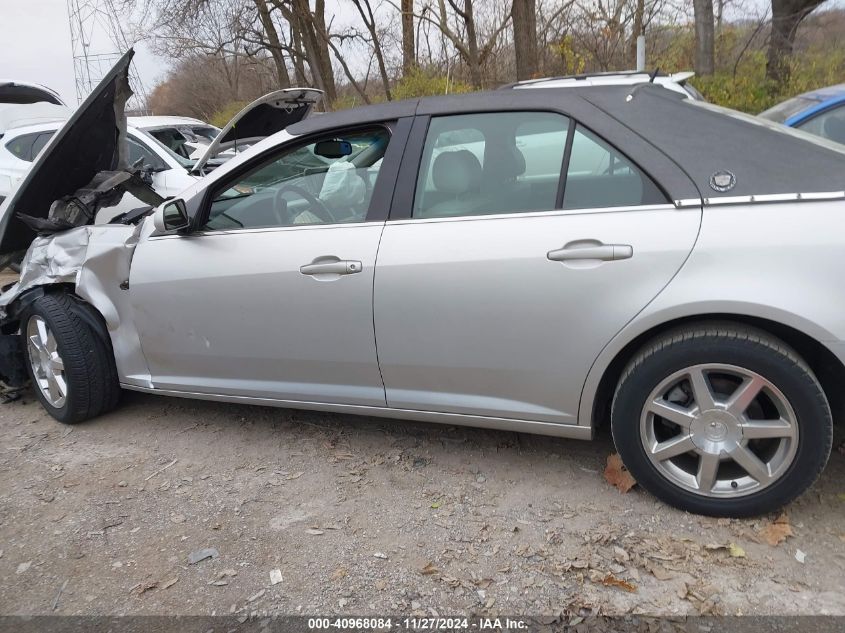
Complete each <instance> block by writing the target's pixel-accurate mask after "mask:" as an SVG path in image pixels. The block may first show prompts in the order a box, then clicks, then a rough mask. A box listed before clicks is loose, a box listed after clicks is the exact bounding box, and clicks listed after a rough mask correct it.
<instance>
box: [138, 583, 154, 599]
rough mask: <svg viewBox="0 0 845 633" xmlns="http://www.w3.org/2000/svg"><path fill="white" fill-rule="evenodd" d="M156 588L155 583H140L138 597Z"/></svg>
mask: <svg viewBox="0 0 845 633" xmlns="http://www.w3.org/2000/svg"><path fill="white" fill-rule="evenodd" d="M156 587H158V583H157V582H155V581H152V582H145V583H141V584H139V585H138V595H139V596H140V595H141V594H142V593H146V592H148V591H149V590H150V589H155V588H156Z"/></svg>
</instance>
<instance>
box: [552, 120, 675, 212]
mask: <svg viewBox="0 0 845 633" xmlns="http://www.w3.org/2000/svg"><path fill="white" fill-rule="evenodd" d="M666 202H668V200H667V199H666V196H665V195H664V194H663V192H662V191H661V190H660V188H659V187H657V185H655V184H654V181H653V180H652V179H651V178H649V177H648V175H646V174H645V173H643V172H642V171H641V170H640V169H639V168H638V167H637V166H636V165H634V164H633V163H631V161H629V160H628V159H627V158H625V157H624V156H622V154H620V153H619V152H617V151H616V150H615V149H614V148H612V147H611V146H610V145H608V144H607V143H605V142H604V141H603V140H601V139H600V138H598V137H597V136H595V135H594V134H592V133H591V132H589V131H588V130H585V129H584V128H582V127H581V126H580V125H579V126H577V127H576V128H575V135H574V136H573V138H572V153H571V154H570V157H569V168H568V170H567V173H566V188H565V190H564V196H563V208H564V209H597V208H601V207H628V206H637V205H648V204H664V203H666Z"/></svg>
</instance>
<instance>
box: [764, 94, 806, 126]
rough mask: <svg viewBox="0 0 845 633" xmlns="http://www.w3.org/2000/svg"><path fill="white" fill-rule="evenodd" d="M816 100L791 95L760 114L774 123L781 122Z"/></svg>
mask: <svg viewBox="0 0 845 633" xmlns="http://www.w3.org/2000/svg"><path fill="white" fill-rule="evenodd" d="M817 103H818V101H816V100H815V99H809V98H807V97H792V99H787V100H786V101H784V102H783V103H779V104H777V105H776V106H774V107H773V108H769V109H768V110H766V111H765V112H761V113H760V116H761V117H763V118H764V119H768V120H769V121H774V122H775V123H783V122H784V121H786V120H787V119H788V118H790V117H791V116H793V115H795V114H798V113H799V112H801V111H802V110H806V109H807V108H809V107H812V106H814V105H816V104H817Z"/></svg>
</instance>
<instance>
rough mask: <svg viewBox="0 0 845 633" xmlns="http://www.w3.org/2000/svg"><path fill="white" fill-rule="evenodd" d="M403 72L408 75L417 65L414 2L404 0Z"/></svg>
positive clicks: (402, 10)
mask: <svg viewBox="0 0 845 633" xmlns="http://www.w3.org/2000/svg"><path fill="white" fill-rule="evenodd" d="M401 13H402V72H403V73H405V74H406V75H407V74H408V73H409V72H411V70H412V69H413V68H414V66H416V65H417V53H416V38H415V37H414V0H402V8H401Z"/></svg>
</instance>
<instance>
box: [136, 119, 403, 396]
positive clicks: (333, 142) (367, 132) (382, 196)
mask: <svg viewBox="0 0 845 633" xmlns="http://www.w3.org/2000/svg"><path fill="white" fill-rule="evenodd" d="M402 129H404V127H402ZM390 138H391V132H390V129H389V127H388V126H385V125H377V126H372V127H369V128H367V129H362V130H358V131H349V132H342V131H341V132H335V133H332V134H331V135H329V136H325V137H321V138H317V139H308V140H304V141H302V142H293V143H292V144H291V143H289V144H287V145H286V148H285V149H282V150H280V151H279V152H276V153H275V154H271V155H265V156H264V157H260V158H257V159H255V162H254V166H247V167H246V168H244V169H241V170H239V171H237V172H235V175H233V176H231V177H227V178H224V179H223V180H218V181H217V182H216V183H214V184H213V185H211V186H212V190H211V191H210V192H208V194H209V195H208V196H207V200H209V201H210V202H207V203H206V205H207V206H206V209H205V211H204V215H203V217H201V218H199V219H198V222H199V230H197V231H195V232H194V233H192V234H190V235H187V236H177V235H164V236H158V237H156V236H152V237H150V238H148V239H146V240H143V241H142V242H141V243H140V244H139V245H138V247H137V249H136V252H135V255H134V259H133V262H132V271H131V277H130V290H129V291H130V293H131V300H132V304H133V309H134V310H135V322H136V323H137V326H138V330H139V334H140V337H141V346H142V349H143V352H144V355H145V357H146V359H147V362H148V365H149V368H150V373H151V375H152V381H153V384H154V386H155V387H156V388H161V389H168V390H176V391H190V392H199V393H210V394H223V395H237V396H250V397H257V398H270V399H275V400H291V401H301V402H326V403H344V404H360V405H378V406H384V404H385V399H384V388H383V384H382V381H381V377H380V374H379V370H378V363H377V360H376V350H375V338H374V332H373V312H372V288H373V274H374V265H375V258H376V251H377V248H378V243H379V238H380V236H381V232H382V229H383V225H384V222H383V218H384V214H385V213H386V204H388V203H389V199H390V195H389V193H390V192H392V187H393V182H391V181H390V179H391V177H392V176H391V173H393V170H391V169H390V168H388V167H385V169H382V168H381V167H382V158H385V154H386V153H387V158H385V161H384V162H385V165H388V159H390V158H391V155H392V153H393V151H398V152H399V154H400V155H401V141H400V140H399V139H396V140H394V141H392V142H391V141H390ZM397 144H398V145H399V147H398V150H397V148H396V147H395V146H396V145H397ZM389 150H391V151H390V152H389V153H388V151H389ZM392 160H393V161H396V160H397V157H393V158H392ZM204 193H205V192H202V193H200V194H198V195H204ZM379 214H381V218H380V219H378V220H376V219H374V217H375V216H378V215H379Z"/></svg>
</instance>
